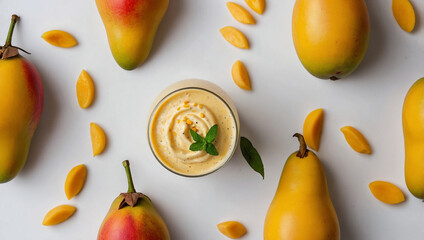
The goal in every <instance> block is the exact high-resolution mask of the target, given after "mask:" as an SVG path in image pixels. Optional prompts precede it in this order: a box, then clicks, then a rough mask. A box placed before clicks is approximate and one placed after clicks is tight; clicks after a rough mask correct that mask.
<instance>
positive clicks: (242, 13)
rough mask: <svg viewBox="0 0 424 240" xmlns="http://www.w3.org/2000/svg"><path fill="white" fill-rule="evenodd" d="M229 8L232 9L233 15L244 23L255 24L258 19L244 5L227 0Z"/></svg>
mask: <svg viewBox="0 0 424 240" xmlns="http://www.w3.org/2000/svg"><path fill="white" fill-rule="evenodd" d="M227 8H228V10H229V11H230V13H231V15H232V16H233V17H234V18H235V19H236V20H237V21H239V22H241V23H244V24H255V23H256V21H255V19H254V18H253V16H252V14H250V13H249V12H248V11H247V10H246V9H245V8H244V7H242V6H240V5H238V4H237V3H233V2H227Z"/></svg>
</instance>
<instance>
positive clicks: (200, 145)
mask: <svg viewBox="0 0 424 240" xmlns="http://www.w3.org/2000/svg"><path fill="white" fill-rule="evenodd" d="M205 147H206V143H204V142H195V143H193V144H191V145H190V150H191V151H202V150H203V149H205Z"/></svg>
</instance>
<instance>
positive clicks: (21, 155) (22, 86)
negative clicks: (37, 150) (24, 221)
mask: <svg viewBox="0 0 424 240" xmlns="http://www.w3.org/2000/svg"><path fill="white" fill-rule="evenodd" d="M43 99H44V93H43V85H42V83H41V78H40V75H39V74H38V72H37V70H36V68H35V67H34V65H32V64H31V62H29V61H28V60H26V59H25V58H23V57H21V56H16V57H13V58H9V59H5V60H0V183H5V182H8V181H10V180H12V179H13V178H14V177H15V176H16V175H17V174H18V173H19V172H20V171H21V169H22V168H23V167H24V165H25V162H26V159H27V156H28V152H29V149H30V145H31V139H32V136H33V135H34V132H35V130H36V128H37V125H38V121H39V120H40V116H41V113H42V111H43Z"/></svg>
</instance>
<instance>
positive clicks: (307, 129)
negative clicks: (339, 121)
mask: <svg viewBox="0 0 424 240" xmlns="http://www.w3.org/2000/svg"><path fill="white" fill-rule="evenodd" d="M323 123H324V110H322V108H319V109H316V110H314V111H312V112H311V113H309V114H308V116H307V117H306V119H305V122H304V123H303V137H304V138H305V142H306V144H307V145H308V146H309V147H310V148H312V149H314V150H315V151H318V150H319V144H320V140H321V132H322V125H323Z"/></svg>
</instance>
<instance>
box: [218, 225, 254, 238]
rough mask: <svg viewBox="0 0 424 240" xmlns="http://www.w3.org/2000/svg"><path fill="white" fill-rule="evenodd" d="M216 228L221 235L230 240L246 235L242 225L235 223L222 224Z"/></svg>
mask: <svg viewBox="0 0 424 240" xmlns="http://www.w3.org/2000/svg"><path fill="white" fill-rule="evenodd" d="M217 227H218V230H219V231H220V232H221V233H222V234H224V235H225V236H227V237H229V238H231V239H237V238H241V237H243V236H244V235H245V234H246V233H247V230H246V228H245V227H244V225H243V224H241V223H239V222H236V221H228V222H223V223H220V224H218V226H217Z"/></svg>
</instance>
